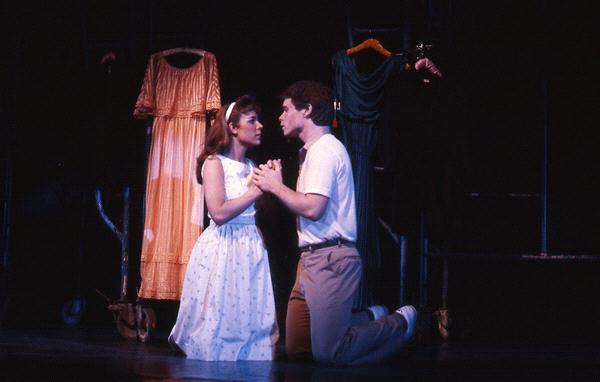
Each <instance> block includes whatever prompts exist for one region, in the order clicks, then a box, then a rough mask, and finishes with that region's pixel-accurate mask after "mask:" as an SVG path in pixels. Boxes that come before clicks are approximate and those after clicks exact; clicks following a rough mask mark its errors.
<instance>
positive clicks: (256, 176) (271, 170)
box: [248, 159, 283, 192]
mask: <svg viewBox="0 0 600 382" xmlns="http://www.w3.org/2000/svg"><path fill="white" fill-rule="evenodd" d="M281 169H282V166H281V159H270V160H268V161H267V163H265V164H261V165H259V166H258V167H257V168H255V169H254V171H252V172H251V173H250V175H249V176H248V185H251V184H252V185H253V186H255V187H257V188H258V189H259V190H261V191H262V192H273V191H274V190H275V188H277V187H278V186H279V185H280V184H283V177H282V175H281Z"/></svg>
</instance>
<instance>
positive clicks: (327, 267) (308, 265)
mask: <svg viewBox="0 0 600 382" xmlns="http://www.w3.org/2000/svg"><path fill="white" fill-rule="evenodd" d="M361 276H362V262H361V259H360V255H359V253H358V251H357V250H356V248H355V247H354V245H353V244H343V245H340V246H338V245H334V246H332V247H327V248H321V249H318V250H315V251H312V252H310V251H306V252H302V254H301V256H300V261H299V262H298V268H297V272H296V282H295V283H294V287H293V288H292V292H291V294H290V298H289V301H288V308H287V316H286V336H285V348H286V353H287V355H288V357H289V358H291V359H310V357H311V354H312V358H313V359H314V360H315V361H317V362H325V363H334V364H358V363H366V362H375V361H381V360H384V359H386V358H388V357H390V356H392V355H393V354H395V353H397V352H398V351H399V350H401V349H402V347H403V340H404V332H405V331H406V320H405V319H404V318H403V317H402V316H400V315H399V314H396V313H393V314H391V315H389V316H386V317H382V318H380V319H378V320H371V321H370V320H369V319H368V315H367V314H366V313H365V312H362V313H358V314H357V313H352V304H353V301H354V295H355V294H356V292H357V290H358V287H359V282H360V279H361Z"/></svg>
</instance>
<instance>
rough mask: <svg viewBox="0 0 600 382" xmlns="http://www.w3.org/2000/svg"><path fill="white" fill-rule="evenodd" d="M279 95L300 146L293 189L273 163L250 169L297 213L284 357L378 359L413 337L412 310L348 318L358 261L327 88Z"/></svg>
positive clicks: (350, 196) (348, 180)
mask: <svg viewBox="0 0 600 382" xmlns="http://www.w3.org/2000/svg"><path fill="white" fill-rule="evenodd" d="M282 98H283V113H282V114H281V116H280V117H279V121H280V123H281V127H282V130H283V135H284V136H285V137H288V138H291V137H297V138H299V139H300V140H301V141H302V142H303V143H304V146H303V147H302V149H301V150H300V173H299V176H298V182H297V186H296V191H294V190H292V189H290V188H288V187H287V186H285V185H284V184H283V182H282V177H281V163H280V162H279V161H272V162H270V163H268V164H267V165H261V166H260V168H257V169H255V173H254V180H253V181H254V183H255V184H256V185H257V186H258V187H259V188H260V189H262V190H263V191H264V192H270V193H272V194H273V195H275V196H276V197H277V198H278V199H279V200H280V201H281V202H282V203H283V204H284V205H285V206H287V208H289V209H290V210H291V211H292V212H294V213H295V214H296V215H297V216H298V219H297V231H298V244H299V249H300V252H301V256H300V261H299V262H298V269H297V274H296V282H295V284H294V287H293V289H292V292H291V295H290V298H289V301H288V310H287V317H286V338H285V347H286V353H287V355H288V357H289V358H291V359H301V358H306V357H307V356H310V355H311V353H312V357H313V358H314V360H316V361H318V362H326V363H335V364H354V363H365V362H371V361H378V360H382V359H385V358H387V357H389V356H391V355H392V354H394V353H396V352H398V351H399V350H400V349H401V348H402V347H403V345H405V344H406V343H407V342H408V341H410V340H411V339H412V336H413V334H414V328H415V321H416V316H417V312H416V310H415V308H414V307H412V306H404V307H401V308H399V309H398V310H397V311H396V312H394V313H393V314H391V315H385V314H381V315H382V317H380V318H378V319H375V320H370V321H369V320H368V318H367V315H365V314H364V313H363V314H356V313H355V314H353V313H352V304H353V300H354V296H355V294H356V292H357V290H358V287H359V283H360V280H361V276H362V262H361V258H360V254H359V253H358V251H357V250H356V247H355V245H354V243H355V241H356V208H355V200H354V180H353V175H352V166H351V163H350V158H349V157H348V153H347V151H346V149H345V147H344V145H343V144H342V143H341V142H340V141H338V140H337V139H336V138H335V137H334V136H333V135H332V134H331V130H330V126H329V124H330V122H331V121H332V119H333V102H332V98H331V91H330V90H329V88H328V87H326V86H325V85H323V84H321V83H318V82H312V81H298V82H296V83H294V84H292V85H291V86H290V87H289V88H288V89H287V90H286V91H285V92H284V93H283V94H282ZM375 313H376V312H375ZM386 313H387V312H386ZM377 315H378V314H376V315H375V317H374V318H377Z"/></svg>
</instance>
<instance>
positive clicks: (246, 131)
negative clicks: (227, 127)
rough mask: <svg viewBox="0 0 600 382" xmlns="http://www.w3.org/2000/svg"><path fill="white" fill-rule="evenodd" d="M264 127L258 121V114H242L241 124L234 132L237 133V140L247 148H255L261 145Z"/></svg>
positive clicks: (251, 112) (252, 112)
mask: <svg viewBox="0 0 600 382" xmlns="http://www.w3.org/2000/svg"><path fill="white" fill-rule="evenodd" d="M262 128H263V125H262V123H260V121H259V120H258V115H256V112H254V111H250V112H248V113H242V115H241V116H240V123H239V125H238V126H237V127H235V128H234V132H237V135H236V136H235V138H236V139H237V140H238V141H239V142H240V143H241V144H242V145H243V146H246V147H253V146H258V145H260V138H261V135H262Z"/></svg>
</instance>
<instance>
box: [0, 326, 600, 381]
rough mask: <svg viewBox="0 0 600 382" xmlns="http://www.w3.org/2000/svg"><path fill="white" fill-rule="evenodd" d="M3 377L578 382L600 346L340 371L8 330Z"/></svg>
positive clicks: (1, 358) (1, 333) (499, 351)
mask: <svg viewBox="0 0 600 382" xmlns="http://www.w3.org/2000/svg"><path fill="white" fill-rule="evenodd" d="M279 350H281V349H279ZM0 375H1V377H0V380H2V381H30V380H31V381H39V380H52V381H62V380H71V381H89V380H102V381H286V382H291V381H309V380H310V381H379V380H391V381H392V380H393V381H439V380H460V381H464V380H511V381H514V380H538V379H539V380H542V379H543V380H545V381H548V380H564V381H573V380H592V379H593V376H598V375H600V346H595V345H593V344H580V343H579V344H565V343H562V344H556V345H543V346H541V345H532V344H501V345H494V344H490V343H477V342H473V341H463V342H461V341H458V342H450V343H441V342H439V341H438V342H436V343H431V344H427V345H417V346H415V347H413V348H410V349H407V351H406V352H405V354H403V355H402V356H399V357H397V358H396V359H394V360H392V361H389V362H387V363H385V364H378V365H369V366H352V367H333V366H322V365H317V364H314V363H295V362H290V361H286V360H285V359H283V357H282V358H281V359H280V360H277V361H274V362H202V361H195V360H188V359H186V358H185V357H183V356H180V355H177V354H175V353H174V352H173V351H172V350H171V349H170V347H169V346H168V344H167V342H166V333H160V332H159V333H157V334H156V336H155V337H153V338H152V340H151V341H149V342H148V343H146V344H143V343H140V342H136V341H128V340H125V339H123V338H121V337H120V336H119V334H118V333H117V332H116V329H115V328H111V327H106V326H102V327H100V326H78V327H66V326H65V327H53V328H36V329H27V328H19V329H16V328H12V329H11V328H4V329H0Z"/></svg>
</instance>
